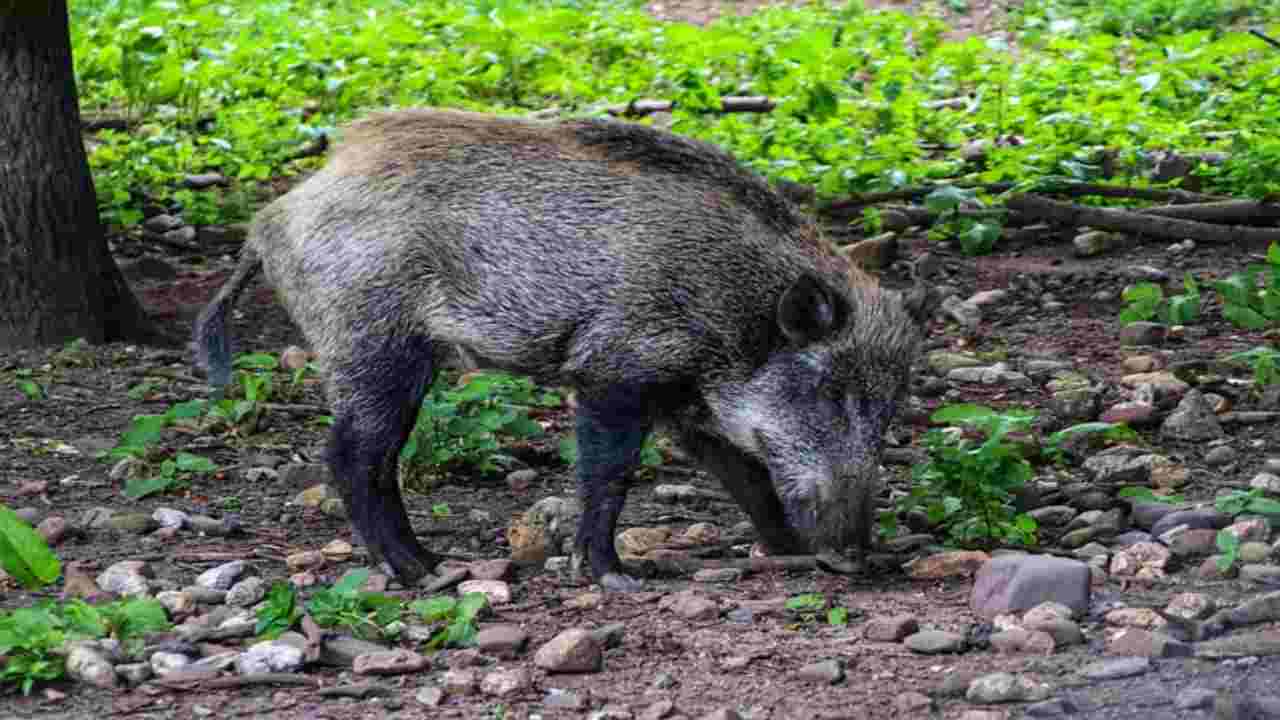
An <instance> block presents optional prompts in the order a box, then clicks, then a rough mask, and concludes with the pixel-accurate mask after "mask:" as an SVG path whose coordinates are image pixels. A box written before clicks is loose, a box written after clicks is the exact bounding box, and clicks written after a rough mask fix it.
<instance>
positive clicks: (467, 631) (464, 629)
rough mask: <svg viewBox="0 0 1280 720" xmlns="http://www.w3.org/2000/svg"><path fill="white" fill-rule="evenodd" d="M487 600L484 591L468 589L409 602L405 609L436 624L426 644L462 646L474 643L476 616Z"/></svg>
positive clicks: (476, 627)
mask: <svg viewBox="0 0 1280 720" xmlns="http://www.w3.org/2000/svg"><path fill="white" fill-rule="evenodd" d="M488 603H489V601H488V598H486V597H485V595H484V593H478V592H470V593H467V594H465V595H463V596H462V597H461V598H452V597H446V596H443V595H440V596H436V597H430V598H426V599H424V600H417V601H414V602H412V603H410V604H409V609H410V610H411V611H413V612H415V613H417V614H418V616H419V617H421V618H422V619H423V620H424V621H426V622H428V623H432V624H436V625H438V626H439V627H438V628H437V630H436V632H435V633H434V634H433V635H432V636H431V639H430V640H428V641H427V647H428V648H431V649H439V648H445V647H466V646H469V645H474V644H475V637H476V632H477V631H478V626H477V625H476V620H477V618H479V616H480V613H481V612H483V611H484V609H485V608H486V607H488Z"/></svg>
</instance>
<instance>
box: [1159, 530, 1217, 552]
mask: <svg viewBox="0 0 1280 720" xmlns="http://www.w3.org/2000/svg"><path fill="white" fill-rule="evenodd" d="M1161 540H1163V541H1164V542H1165V544H1167V545H1168V546H1169V552H1170V553H1172V554H1173V555H1174V556H1175V557H1179V558H1191V557H1204V556H1205V555H1211V554H1213V552H1214V551H1215V550H1217V549H1218V531H1217V530H1192V529H1189V528H1182V529H1179V528H1174V529H1173V530H1170V531H1169V532H1167V533H1165V534H1164V535H1163V536H1162V537H1161Z"/></svg>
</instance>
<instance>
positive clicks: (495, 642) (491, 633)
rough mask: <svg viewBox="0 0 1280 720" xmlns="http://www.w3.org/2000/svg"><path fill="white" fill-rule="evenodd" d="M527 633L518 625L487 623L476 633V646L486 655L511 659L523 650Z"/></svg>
mask: <svg viewBox="0 0 1280 720" xmlns="http://www.w3.org/2000/svg"><path fill="white" fill-rule="evenodd" d="M528 643H529V633H527V632H525V630H524V629H523V628H521V627H520V626H518V625H488V626H486V627H485V628H484V629H482V630H480V632H478V633H476V647H478V648H480V652H482V653H485V654H486V655H493V656H495V657H499V658H504V659H511V658H515V657H518V656H519V655H520V654H521V653H523V652H524V649H525V646H526V645H528Z"/></svg>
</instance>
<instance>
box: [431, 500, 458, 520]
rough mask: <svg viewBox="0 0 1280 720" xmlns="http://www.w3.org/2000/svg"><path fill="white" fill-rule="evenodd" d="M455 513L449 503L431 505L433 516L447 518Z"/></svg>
mask: <svg viewBox="0 0 1280 720" xmlns="http://www.w3.org/2000/svg"><path fill="white" fill-rule="evenodd" d="M452 514H453V511H452V510H450V509H449V504H448V503H436V504H434V505H432V506H431V516H432V517H436V518H447V517H449V516H450V515H452Z"/></svg>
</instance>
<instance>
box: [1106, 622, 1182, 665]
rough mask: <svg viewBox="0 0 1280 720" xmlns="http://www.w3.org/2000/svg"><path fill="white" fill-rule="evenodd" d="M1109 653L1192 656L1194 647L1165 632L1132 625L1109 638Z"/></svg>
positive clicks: (1153, 656) (1129, 655)
mask: <svg viewBox="0 0 1280 720" xmlns="http://www.w3.org/2000/svg"><path fill="white" fill-rule="evenodd" d="M1107 653H1108V654H1110V655H1120V656H1125V657H1148V658H1170V657H1190V656H1191V654H1192V648H1191V646H1190V645H1187V644H1186V643H1184V642H1182V641H1180V640H1176V639H1174V638H1171V637H1169V636H1168V635H1165V634H1163V633H1155V632H1151V631H1149V630H1143V629H1142V628H1132V627H1130V628H1124V629H1123V630H1121V631H1120V632H1118V633H1116V634H1115V635H1112V636H1111V637H1110V638H1108V639H1107Z"/></svg>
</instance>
